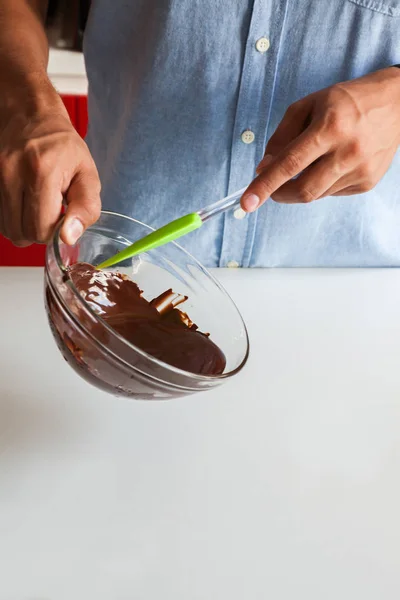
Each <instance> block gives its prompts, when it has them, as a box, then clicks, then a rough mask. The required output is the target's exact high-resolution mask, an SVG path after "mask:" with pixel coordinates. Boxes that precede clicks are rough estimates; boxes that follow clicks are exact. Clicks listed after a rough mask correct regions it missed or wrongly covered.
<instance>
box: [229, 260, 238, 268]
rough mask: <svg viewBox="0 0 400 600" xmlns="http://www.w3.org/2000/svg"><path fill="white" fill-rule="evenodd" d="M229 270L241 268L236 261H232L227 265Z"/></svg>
mask: <svg viewBox="0 0 400 600" xmlns="http://www.w3.org/2000/svg"><path fill="white" fill-rule="evenodd" d="M226 266H227V267H228V269H237V268H238V267H239V263H238V262H236V260H230V261H229V262H228V263H227V265H226Z"/></svg>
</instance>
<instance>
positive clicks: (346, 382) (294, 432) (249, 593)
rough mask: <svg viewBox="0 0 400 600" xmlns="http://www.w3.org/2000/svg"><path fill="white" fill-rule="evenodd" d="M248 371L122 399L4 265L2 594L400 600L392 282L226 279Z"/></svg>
mask: <svg viewBox="0 0 400 600" xmlns="http://www.w3.org/2000/svg"><path fill="white" fill-rule="evenodd" d="M217 275H218V277H219V278H220V280H221V281H222V282H223V284H224V285H225V286H226V287H227V289H228V291H229V292H230V293H231V295H232V296H233V298H234V299H235V301H236V302H237V304H238V306H239V308H240V309H241V311H242V313H243V315H244V317H245V320H246V322H247V324H248V328H249V334H250V339H251V347H252V353H251V359H250V362H249V364H248V366H247V368H246V369H245V371H244V372H243V373H242V374H241V375H239V376H238V377H237V378H236V379H234V380H233V381H232V382H230V383H228V384H227V385H226V386H225V387H222V388H220V389H218V390H214V391H212V392H209V393H205V394H201V395H199V396H192V397H189V398H186V399H181V400H176V401H169V402H162V403H157V402H140V401H129V400H123V399H116V398H113V397H112V396H108V395H106V394H103V393H101V392H99V391H97V390H96V389H95V388H92V387H90V386H89V385H88V384H86V383H85V382H84V381H82V380H81V379H80V378H79V377H78V376H77V375H76V374H75V373H74V372H73V371H72V370H71V369H70V368H69V367H68V366H67V364H66V363H65V362H64V360H63V359H62V358H61V356H60V354H59V353H58V350H57V349H56V346H55V344H54V342H53V340H52V338H51V335H50V332H49V329H48V327H47V323H46V318H45V314H44V309H43V307H42V277H41V270H40V269H6V268H3V269H0V290H1V294H0V331H1V346H0V348H1V349H0V359H1V360H0V565H1V577H0V600H39V599H40V600H42V599H43V600H71V598H73V599H74V600H92V599H94V598H95V599H96V600H110V599H111V600H160V599H162V600H214V599H215V600H228V599H229V600H243V599H249V600H250V599H251V600H259V599H262V600H264V599H267V598H268V599H271V600H303V599H304V600H378V599H379V600H381V599H384V600H398V598H399V597H400V578H399V572H400V552H399V539H400V516H399V515H400V510H399V507H400V369H399V364H400V270H368V271H364V270H358V271H356V270H347V271H341V270H338V271H335V270H331V271H320V270H315V271H301V270H298V271H291V270H286V271H268V270H265V271H252V272H250V271H247V272H246V271H240V270H231V271H220V272H218V273H217Z"/></svg>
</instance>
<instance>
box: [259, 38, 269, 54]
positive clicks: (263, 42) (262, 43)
mask: <svg viewBox="0 0 400 600" xmlns="http://www.w3.org/2000/svg"><path fill="white" fill-rule="evenodd" d="M270 45H271V44H270V42H269V39H268V38H265V37H262V38H260V39H259V40H257V41H256V50H258V52H261V54H264V53H265V52H267V50H269V47H270Z"/></svg>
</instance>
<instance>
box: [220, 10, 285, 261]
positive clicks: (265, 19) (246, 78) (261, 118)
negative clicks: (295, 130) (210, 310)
mask: <svg viewBox="0 0 400 600" xmlns="http://www.w3.org/2000/svg"><path fill="white" fill-rule="evenodd" d="M287 2H288V0H269V1H268V0H254V5H253V12H252V17H251V21H250V27H249V32H248V36H247V41H246V49H245V55H244V60H243V67H242V74H241V81H240V88H239V95H238V101H237V109H236V118H235V125H234V130H233V136H232V147H231V160H230V174H229V180H228V190H227V193H228V194H231V193H233V192H235V191H236V190H238V189H240V188H242V187H243V186H245V185H247V184H248V183H250V181H251V180H252V179H253V177H254V171H255V167H256V165H257V164H258V162H259V161H260V160H261V158H262V156H263V154H264V148H265V143H266V131H267V128H268V122H269V115H270V110H271V104H272V100H273V94H274V84H275V78H276V70H277V66H278V61H279V47H280V43H281V33H282V30H283V27H284V22H285V17H286V9H287ZM256 229H257V213H254V214H252V215H245V214H244V213H243V211H241V210H240V209H239V210H236V211H234V212H232V211H231V212H228V213H226V214H225V215H224V222H223V238H222V246H221V254H220V267H248V266H250V264H251V255H252V249H253V244H254V240H255V236H256Z"/></svg>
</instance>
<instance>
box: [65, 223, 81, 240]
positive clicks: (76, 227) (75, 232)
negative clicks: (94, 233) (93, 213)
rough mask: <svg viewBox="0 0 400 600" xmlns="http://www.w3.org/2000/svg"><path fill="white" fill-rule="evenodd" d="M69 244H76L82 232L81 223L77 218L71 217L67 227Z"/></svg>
mask: <svg viewBox="0 0 400 600" xmlns="http://www.w3.org/2000/svg"><path fill="white" fill-rule="evenodd" d="M67 232H68V237H69V242H70V244H76V242H77V241H78V240H79V238H80V237H81V235H82V233H83V225H82V223H81V222H80V220H79V219H72V221H71V223H70V224H69V225H68V228H67Z"/></svg>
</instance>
